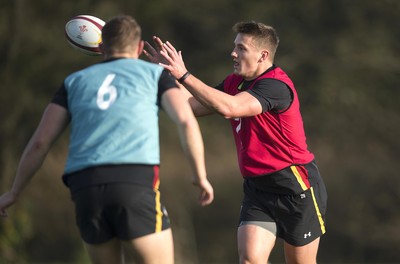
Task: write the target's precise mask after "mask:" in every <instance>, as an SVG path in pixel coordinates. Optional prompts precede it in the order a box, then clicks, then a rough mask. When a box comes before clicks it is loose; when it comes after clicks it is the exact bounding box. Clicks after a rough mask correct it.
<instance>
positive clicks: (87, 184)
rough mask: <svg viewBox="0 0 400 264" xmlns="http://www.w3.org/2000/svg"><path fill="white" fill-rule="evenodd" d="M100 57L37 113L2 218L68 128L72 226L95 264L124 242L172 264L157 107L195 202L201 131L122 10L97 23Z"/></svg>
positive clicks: (204, 183)
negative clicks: (169, 123) (170, 129)
mask: <svg viewBox="0 0 400 264" xmlns="http://www.w3.org/2000/svg"><path fill="white" fill-rule="evenodd" d="M102 39H103V43H102V45H101V48H102V51H103V54H104V58H105V60H104V61H102V62H101V63H97V64H95V65H92V66H90V67H88V68H86V69H83V70H81V71H78V72H75V73H73V74H71V75H69V76H68V77H67V78H66V79H65V81H64V83H63V85H62V86H61V88H60V89H59V90H58V91H57V92H56V94H55V96H54V98H53V100H52V102H51V103H50V104H49V105H48V106H47V108H46V110H45V111H44V113H43V116H42V119H41V122H40V123H39V125H38V127H37V129H36V132H35V133H34V135H33V137H32V138H31V140H30V142H29V143H28V145H27V146H26V148H25V150H24V153H23V155H22V157H21V160H20V163H19V166H18V169H17V172H16V176H15V179H14V182H13V185H12V187H11V189H10V191H8V192H6V193H4V194H3V195H2V196H1V197H0V216H3V217H5V216H7V212H6V208H7V207H9V206H10V205H12V204H13V203H15V201H16V200H17V198H18V196H19V195H20V193H21V192H22V190H23V189H24V187H25V186H26V185H27V184H28V182H29V180H30V179H31V178H32V177H33V175H34V174H35V173H36V172H37V171H38V169H39V168H40V167H41V165H42V162H43V160H44V159H45V157H46V154H47V153H48V151H49V149H50V148H51V146H52V144H53V143H54V142H55V140H56V139H57V138H58V136H60V135H61V133H62V132H63V131H64V130H65V129H66V127H67V126H68V124H70V127H71V132H70V143H69V152H68V158H67V162H66V166H65V173H64V175H63V181H64V183H65V184H66V185H67V186H68V188H69V189H70V191H71V197H72V200H73V202H74V204H75V211H76V219H77V225H78V228H79V231H80V234H81V237H82V239H83V241H84V242H85V245H86V248H87V251H88V253H89V256H90V258H91V261H92V262H93V263H123V261H124V255H123V254H121V252H123V248H129V249H131V250H133V251H134V252H135V255H138V256H139V257H140V258H141V259H140V262H141V263H160V264H162V263H165V264H169V263H173V261H174V254H173V239H172V232H171V228H170V223H169V219H168V215H167V213H166V210H165V208H164V207H163V205H162V203H161V201H160V192H159V189H158V187H159V183H160V182H159V177H158V176H159V173H158V172H159V165H160V150H159V149H160V147H159V127H158V111H159V108H160V107H162V108H163V110H164V111H165V112H166V113H167V114H168V115H169V117H170V118H171V119H172V120H173V121H174V122H175V123H176V124H177V127H178V132H179V136H180V139H181V142H182V147H183V149H184V151H185V154H186V155H187V157H188V159H189V163H190V165H191V167H192V168H193V173H194V177H193V183H194V184H195V185H196V186H198V187H199V188H200V204H201V205H208V204H210V203H211V202H212V200H213V188H212V186H211V184H210V183H209V181H208V180H207V175H206V168H205V161H204V149H203V141H202V137H201V132H200V129H199V126H198V123H197V121H196V119H195V117H194V115H193V112H192V110H191V108H190V105H189V104H188V102H187V101H186V100H185V98H184V96H183V95H182V91H181V90H180V89H179V88H178V87H177V85H176V82H175V79H174V78H173V77H171V76H170V74H169V73H168V72H167V71H166V70H165V69H164V68H163V67H161V66H159V65H156V64H153V63H150V62H145V61H143V60H140V59H139V55H140V54H141V53H142V51H143V46H144V43H143V41H142V40H141V28H140V26H139V25H138V23H137V22H136V21H135V20H134V19H133V18H132V17H130V16H117V17H114V18H112V19H111V20H110V21H109V22H108V23H106V25H105V26H104V28H103V31H102Z"/></svg>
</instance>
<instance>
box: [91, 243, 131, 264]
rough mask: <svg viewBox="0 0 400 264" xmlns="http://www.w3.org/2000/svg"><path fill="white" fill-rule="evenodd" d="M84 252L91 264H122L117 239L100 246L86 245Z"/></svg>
mask: <svg viewBox="0 0 400 264" xmlns="http://www.w3.org/2000/svg"><path fill="white" fill-rule="evenodd" d="M85 246H86V250H87V252H88V254H89V257H90V260H91V262H92V263H93V264H109V263H115V264H122V263H124V257H123V251H122V245H121V243H120V242H119V241H118V240H117V239H113V240H110V241H107V242H105V243H102V244H95V245H92V244H87V243H85Z"/></svg>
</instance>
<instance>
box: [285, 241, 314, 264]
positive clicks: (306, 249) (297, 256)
mask: <svg viewBox="0 0 400 264" xmlns="http://www.w3.org/2000/svg"><path fill="white" fill-rule="evenodd" d="M318 246H319V238H317V239H316V240H314V241H313V242H311V243H309V244H307V245H305V246H301V247H296V246H292V245H290V244H288V243H286V242H285V243H284V247H285V258H286V263H287V264H302V263H304V264H315V263H317V253H318Z"/></svg>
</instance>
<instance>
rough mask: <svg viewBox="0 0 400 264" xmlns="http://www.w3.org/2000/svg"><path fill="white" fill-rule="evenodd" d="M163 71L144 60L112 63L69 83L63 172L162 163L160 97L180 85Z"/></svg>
mask: <svg viewBox="0 0 400 264" xmlns="http://www.w3.org/2000/svg"><path fill="white" fill-rule="evenodd" d="M163 73H165V71H164V69H163V68H162V67H161V66H159V65H156V64H153V63H149V62H146V61H143V60H140V59H114V60H110V61H105V62H102V63H98V64H95V65H92V66H90V67H88V68H85V69H83V70H81V71H78V72H75V73H73V74H71V75H69V76H68V77H67V78H66V79H65V81H64V85H63V87H62V89H64V91H63V92H62V93H64V94H66V97H67V106H66V107H67V109H68V111H69V113H70V115H71V133H70V145H69V152H68V158H67V163H66V166H65V171H64V173H66V174H67V173H72V172H76V171H79V170H81V169H84V168H88V167H92V166H98V165H105V164H116V165H117V164H147V165H157V164H159V163H160V147H159V128H158V111H159V98H160V97H161V93H162V92H164V91H165V90H166V89H169V88H172V87H176V85H175V80H174V79H173V78H172V77H170V76H168V74H163ZM62 89H61V90H62ZM59 96H60V92H58V97H59ZM56 97H57V94H56ZM56 97H55V98H56ZM53 102H55V103H57V100H53ZM61 105H62V104H61Z"/></svg>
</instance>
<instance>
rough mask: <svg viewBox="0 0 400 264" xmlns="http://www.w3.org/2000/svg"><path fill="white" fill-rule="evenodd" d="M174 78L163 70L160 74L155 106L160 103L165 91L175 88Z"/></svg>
mask: <svg viewBox="0 0 400 264" xmlns="http://www.w3.org/2000/svg"><path fill="white" fill-rule="evenodd" d="M177 87H178V86H177V85H176V82H175V78H174V77H173V76H172V75H171V74H170V73H169V71H167V70H166V69H164V70H163V72H162V73H161V76H160V79H159V80H158V98H157V104H158V105H159V104H160V102H161V97H162V95H163V93H164V92H165V91H167V90H168V89H171V88H177Z"/></svg>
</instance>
